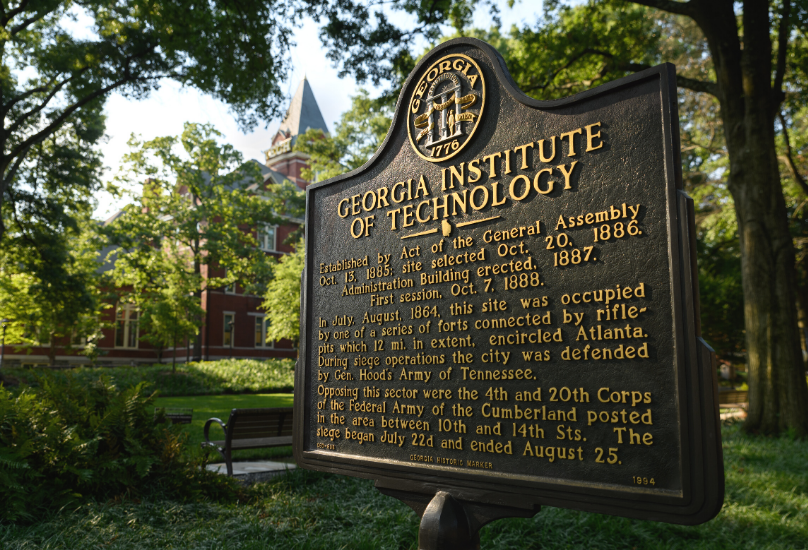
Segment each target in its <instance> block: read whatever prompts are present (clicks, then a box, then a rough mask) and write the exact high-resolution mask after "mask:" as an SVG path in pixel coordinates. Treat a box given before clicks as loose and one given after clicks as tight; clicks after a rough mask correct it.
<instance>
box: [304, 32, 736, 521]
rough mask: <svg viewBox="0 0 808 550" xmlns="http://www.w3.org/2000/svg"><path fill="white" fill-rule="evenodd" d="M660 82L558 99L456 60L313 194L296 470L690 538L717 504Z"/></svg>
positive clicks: (649, 79)
mask: <svg viewBox="0 0 808 550" xmlns="http://www.w3.org/2000/svg"><path fill="white" fill-rule="evenodd" d="M677 124H678V121H677V109H676V83H675V73H674V69H673V66H671V65H661V66H659V67H656V68H653V69H649V70H646V71H643V72H641V73H638V74H635V75H633V76H630V77H627V78H623V79H621V80H618V81H615V82H612V83H610V84H607V85H604V86H601V87H599V88H596V89H593V90H590V91H588V92H585V93H582V94H579V95H576V96H574V97H570V98H567V99H564V100H559V101H552V102H543V101H536V100H533V99H530V98H528V97H527V96H525V95H524V94H522V93H521V92H520V91H519V90H518V89H516V87H515V86H514V84H513V82H512V80H511V78H510V77H509V75H508V74H507V72H506V69H505V65H504V62H503V60H502V58H501V57H500V56H499V55H498V54H497V53H496V51H495V50H493V49H492V48H491V47H490V46H488V45H487V44H485V43H483V42H480V41H477V40H472V39H457V40H453V41H450V42H447V43H445V44H443V45H441V46H439V47H438V48H436V49H435V50H433V51H432V52H430V53H429V54H428V55H427V56H426V57H425V58H424V59H423V60H422V61H421V63H420V64H419V65H418V67H417V68H416V69H415V71H414V72H413V74H412V75H411V76H410V78H409V80H408V81H407V83H406V84H405V86H404V89H403V90H402V92H401V96H400V98H399V101H398V108H397V111H396V114H395V118H394V119H393V124H392V126H391V128H390V131H389V134H388V136H387V139H386V140H385V142H384V144H383V145H382V146H381V147H380V149H379V151H378V152H377V153H376V155H375V156H374V157H373V158H372V159H371V160H370V161H369V162H368V163H367V164H366V165H365V166H363V167H362V168H360V169H358V170H355V171H354V172H351V173H349V174H345V175H343V176H340V177H338V178H334V179H331V180H328V181H325V182H322V183H317V184H314V185H311V186H310V187H309V188H308V190H307V198H308V207H307V213H306V270H305V274H304V280H303V303H302V311H301V344H300V362H299V365H298V369H297V373H296V383H295V423H296V425H295V456H296V458H297V461H298V464H299V465H300V466H302V467H305V468H312V469H317V470H325V471H331V472H338V473H343V474H348V475H354V476H361V477H367V478H372V479H376V480H377V485H378V486H379V487H380V488H382V489H386V490H388V491H390V492H395V491H399V492H402V491H403V492H411V493H413V494H424V495H430V494H434V493H435V491H437V490H448V491H454V494H455V495H456V496H457V495H461V498H463V499H465V500H466V501H468V502H477V503H482V504H505V505H509V506H530V505H533V506H535V505H541V504H549V505H553V506H561V507H569V508H577V509H581V510H590V511H596V512H602V513H609V514H617V515H624V516H629V517H637V518H646V519H654V520H660V521H668V522H674V523H685V524H687V523H690V524H692V523H701V522H703V521H706V520H708V519H710V518H712V517H713V516H715V514H716V513H718V510H719V509H720V507H721V504H722V501H723V487H724V478H723V467H722V463H721V446H720V432H719V425H718V411H717V405H716V403H717V400H716V398H715V392H716V386H715V379H714V378H715V373H714V371H715V369H714V366H713V363H712V354H711V352H710V350H709V348H708V347H707V346H706V344H704V343H703V341H702V340H701V339H700V338H699V332H700V329H699V326H698V323H699V313H698V286H697V280H696V278H695V273H696V266H695V261H694V256H693V253H694V245H693V241H692V239H693V236H692V235H693V233H692V232H693V229H692V225H693V216H692V203H691V202H690V199H689V198H688V197H687V196H686V195H685V194H684V192H683V191H682V184H681V173H680V170H681V169H680V158H679V138H678V127H677Z"/></svg>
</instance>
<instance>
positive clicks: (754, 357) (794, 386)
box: [730, 131, 808, 436]
mask: <svg viewBox="0 0 808 550" xmlns="http://www.w3.org/2000/svg"><path fill="white" fill-rule="evenodd" d="M754 133H755V132H754V131H750V132H749V134H754ZM749 138H750V139H749V141H752V142H755V141H759V140H758V139H755V138H754V137H752V136H751V135H750V136H749ZM771 141H772V142H771V144H770V146H769V147H765V144H761V143H758V144H757V145H759V146H760V147H755V145H754V144H753V145H752V146H751V147H748V148H747V151H745V153H746V154H745V155H743V154H742V155H736V158H738V157H740V158H741V160H740V162H738V163H737V167H738V173H737V175H736V174H733V175H732V176H731V184H730V190H731V192H732V195H733V198H734V200H735V212H736V216H737V219H738V232H739V235H740V244H741V270H742V274H743V290H744V302H745V304H744V317H745V325H746V343H747V354H748V363H749V411H748V416H747V420H746V425H745V428H746V429H747V430H749V431H755V432H757V431H760V432H764V433H777V432H780V431H783V430H788V429H793V430H794V431H795V432H796V434H797V435H800V436H804V435H808V387H807V386H806V382H805V374H804V372H803V371H804V368H803V361H802V350H801V349H800V334H799V329H798V326H797V310H796V305H795V299H796V297H797V284H796V271H795V266H794V261H795V257H794V246H793V242H792V240H791V234H790V232H789V229H788V218H787V216H786V208H785V198H784V197H783V193H782V189H781V187H780V181H779V174H778V171H777V160H776V157H775V150H774V141H773V139H772V140H771ZM750 149H751V150H750ZM755 149H757V152H755V151H754V150H755ZM730 154H732V153H730ZM733 164H736V163H733ZM733 168H734V169H733V172H736V169H735V167H733Z"/></svg>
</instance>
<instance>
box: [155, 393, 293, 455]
mask: <svg viewBox="0 0 808 550" xmlns="http://www.w3.org/2000/svg"><path fill="white" fill-rule="evenodd" d="M292 398H293V394H291V393H266V394H242V395H199V396H193V397H158V398H157V406H158V407H166V408H168V407H179V408H190V409H193V410H194V414H193V418H192V420H191V424H188V425H185V426H184V430H185V432H186V433H187V434H188V443H189V451H190V452H194V453H196V452H200V453H201V452H202V449H201V447H200V446H199V444H200V443H201V442H203V441H204V440H205V437H204V432H203V429H204V427H205V422H207V421H208V419H209V418H218V419H219V420H221V421H222V422H224V423H227V419H228V418H230V410H231V409H258V408H262V407H291V406H292ZM210 436H211V439H224V432H223V431H222V429H221V427H219V425H218V424H214V425H212V426H211V427H210ZM291 455H292V447H276V448H273V449H251V450H244V451H235V452H234V453H233V458H234V459H235V460H254V459H263V458H273V457H279V456H291ZM211 460H212V462H221V461H222V458H221V456H220V455H219V454H218V453H217V452H215V451H213V452H212V454H211Z"/></svg>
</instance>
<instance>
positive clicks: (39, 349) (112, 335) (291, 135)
mask: <svg viewBox="0 0 808 550" xmlns="http://www.w3.org/2000/svg"><path fill="white" fill-rule="evenodd" d="M309 128H313V129H318V130H322V132H323V133H324V134H326V135H327V134H328V128H327V126H326V123H325V120H324V119H323V116H322V113H321V112H320V108H319V106H318V105H317V100H316V99H315V98H314V93H313V92H312V89H311V86H310V85H309V82H308V80H307V79H306V78H304V79H303V81H302V82H301V83H300V85H299V86H298V89H297V91H296V92H295V95H294V96H293V98H292V101H291V104H290V106H289V110H288V111H287V113H286V116H285V118H284V120H283V121H282V122H281V124H280V127H279V128H278V130H277V132H276V133H275V135H274V136H273V138H272V140H271V143H270V147H269V149H267V150H266V151H264V162H263V163H260V162H259V161H253V162H256V163H258V164H259V165H260V168H261V173H262V175H263V177H264V184H265V185H274V184H280V183H282V182H283V181H284V180H289V181H291V182H292V183H294V184H295V185H296V186H297V187H299V188H300V189H305V188H306V186H307V185H308V184H309V182H308V181H307V180H305V179H304V178H303V176H302V171H303V170H304V169H305V168H307V167H308V156H307V155H305V154H303V153H300V152H298V151H294V150H293V147H294V144H295V142H296V141H297V138H298V136H299V135H300V134H303V133H304V132H306V130H308V129H309ZM118 215H119V214H115V215H114V216H112V217H111V218H110V219H109V220H107V222H106V223H109V222H111V221H112V220H114V219H115V218H116V217H117V216H118ZM301 223H302V220H296V219H292V218H289V220H288V223H286V224H282V225H278V226H264V227H260V228H257V236H258V241H259V247H260V248H261V249H262V250H263V251H264V253H266V254H270V255H273V256H275V257H277V258H280V257H282V256H283V255H284V254H289V253H291V252H293V251H294V248H293V247H292V246H290V245H289V244H286V242H285V241H286V240H287V238H288V237H289V235H290V234H291V233H292V232H294V231H295V230H296V229H298V227H299V226H300V224H301ZM109 250H110V249H107V250H103V251H102V253H101V255H100V257H101V258H106V257H107V253H108V252H109ZM112 267H113V265H112V264H110V263H106V264H105V265H102V266H100V267H99V270H100V271H107V270H110V269H112ZM209 269H211V268H210V267H209V266H202V274H203V276H207V275H208V273H209V271H208V270H209ZM262 302H263V298H262V297H261V296H255V295H250V294H246V293H245V292H244V289H243V288H241V287H240V285H238V284H236V285H233V286H232V287H228V288H215V289H208V290H205V291H204V292H203V293H202V303H201V305H202V309H203V310H204V311H205V313H204V324H203V326H202V329H201V332H200V334H199V335H198V339H199V340H200V344H201V346H197V347H196V350H197V351H196V353H195V351H194V345H193V343H192V342H183V343H182V345H178V346H177V347H176V348H163V349H157V348H156V347H155V346H153V345H152V344H150V343H149V342H147V341H146V340H144V339H143V338H142V335H141V331H140V327H139V313H138V311H137V309H136V308H135V307H134V306H133V305H131V304H123V303H116V304H114V305H113V307H111V308H109V309H108V310H106V311H105V312H104V314H103V319H102V320H103V321H105V324H106V325H108V326H109V327H111V328H105V329H103V331H102V336H101V337H100V338H99V339H98V340H97V342H96V345H97V350H98V352H99V357H98V359H97V360H96V362H95V363H96V364H98V365H138V364H152V363H157V362H163V363H166V362H172V361H176V362H186V361H193V360H199V359H201V360H217V359H225V358H238V359H247V358H249V359H269V358H280V357H296V356H297V349H296V348H295V347H294V346H293V345H292V343H291V342H290V341H287V340H282V341H280V342H271V343H267V342H266V341H265V340H266V328H267V325H266V320H265V312H264V311H262V310H261V309H260V306H261V303H262ZM68 344H70V345H71V347H72V350H71V349H68ZM82 348H83V342H82V341H80V340H75V341H73V342H69V341H67V340H65V341H62V342H58V343H57V351H56V354H55V360H56V361H55V364H56V365H57V366H70V365H75V364H88V363H89V362H90V361H89V359H88V358H86V357H85V356H83V355H79V354H78V351H80V350H81V349H82ZM200 348H201V349H200ZM51 355H52V354H51V353H50V350H49V346H47V345H39V346H33V347H26V348H22V347H19V346H15V345H14V344H13V343H8V344H7V345H6V346H5V353H4V365H5V366H14V365H23V366H44V365H47V364H49V362H50V356H51Z"/></svg>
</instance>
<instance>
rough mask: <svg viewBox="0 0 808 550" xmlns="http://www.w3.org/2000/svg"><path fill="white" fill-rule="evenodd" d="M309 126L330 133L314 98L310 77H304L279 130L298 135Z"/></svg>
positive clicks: (290, 134)
mask: <svg viewBox="0 0 808 550" xmlns="http://www.w3.org/2000/svg"><path fill="white" fill-rule="evenodd" d="M309 128H315V129H320V130H322V131H323V132H325V133H326V134H328V126H326V124H325V119H324V118H323V114H322V113H321V112H320V107H319V106H318V105H317V100H316V99H314V92H312V91H311V86H310V85H309V81H308V79H306V77H305V76H304V77H303V80H301V81H300V85H299V86H298V87H297V91H296V92H295V95H294V97H292V103H291V104H290V105H289V110H288V111H286V117H285V118H284V119H283V122H281V125H280V128H278V132H283V133H284V134H286V135H287V136H288V137H292V138H294V137H297V136H298V135H300V134H302V133H304V132H305V131H306V130H308V129H309Z"/></svg>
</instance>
